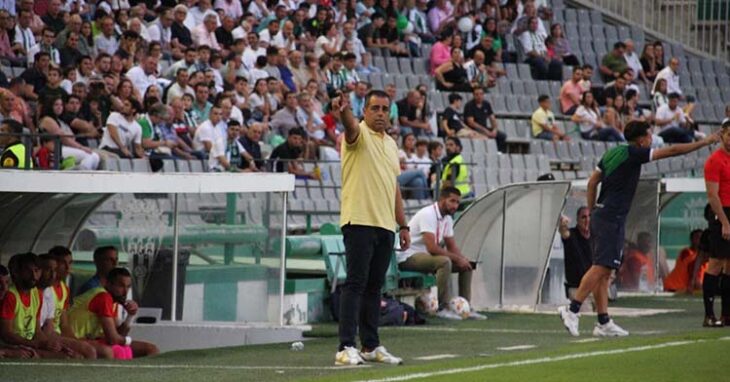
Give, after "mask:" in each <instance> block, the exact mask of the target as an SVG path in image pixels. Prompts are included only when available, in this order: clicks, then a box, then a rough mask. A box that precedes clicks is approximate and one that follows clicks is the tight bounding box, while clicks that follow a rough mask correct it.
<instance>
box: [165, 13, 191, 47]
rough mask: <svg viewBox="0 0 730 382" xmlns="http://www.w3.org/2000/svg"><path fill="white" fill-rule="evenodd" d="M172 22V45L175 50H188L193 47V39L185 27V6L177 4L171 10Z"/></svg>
mask: <svg viewBox="0 0 730 382" xmlns="http://www.w3.org/2000/svg"><path fill="white" fill-rule="evenodd" d="M172 14H173V17H174V21H173V23H172V25H171V26H170V33H171V37H172V45H173V46H176V47H177V49H183V48H190V47H192V46H193V37H192V34H191V33H190V29H189V28H188V27H187V26H186V25H185V19H186V18H187V15H188V7H186V6H185V4H178V5H176V6H175V8H173V10H172Z"/></svg>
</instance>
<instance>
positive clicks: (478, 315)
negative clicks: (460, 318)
mask: <svg viewBox="0 0 730 382" xmlns="http://www.w3.org/2000/svg"><path fill="white" fill-rule="evenodd" d="M468 318H469V319H470V320H486V319H487V316H485V315H483V314H481V313H477V312H475V311H471V312H469V317H468Z"/></svg>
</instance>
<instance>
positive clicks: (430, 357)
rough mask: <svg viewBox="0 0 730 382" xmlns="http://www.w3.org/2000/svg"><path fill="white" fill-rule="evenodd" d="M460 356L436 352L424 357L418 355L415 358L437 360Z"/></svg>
mask: <svg viewBox="0 0 730 382" xmlns="http://www.w3.org/2000/svg"><path fill="white" fill-rule="evenodd" d="M458 356H459V355H458V354H434V355H427V356H424V357H416V358H413V359H417V360H419V361H435V360H437V359H448V358H456V357H458Z"/></svg>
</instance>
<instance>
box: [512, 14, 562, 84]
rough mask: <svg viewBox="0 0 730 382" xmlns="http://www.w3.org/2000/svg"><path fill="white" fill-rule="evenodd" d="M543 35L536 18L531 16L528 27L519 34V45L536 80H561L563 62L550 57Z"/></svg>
mask: <svg viewBox="0 0 730 382" xmlns="http://www.w3.org/2000/svg"><path fill="white" fill-rule="evenodd" d="M545 37H546V36H545V35H543V34H542V33H541V32H540V31H539V30H538V18H537V17H531V18H530V21H529V24H528V29H527V30H526V31H524V32H522V34H520V38H519V40H520V45H522V49H523V50H524V52H525V55H526V56H527V58H526V59H525V62H526V63H528V64H530V66H531V67H532V72H533V76H534V77H535V79H536V80H551V81H562V79H563V63H562V61H560V60H557V59H550V58H549V57H548V55H547V47H546V46H545Z"/></svg>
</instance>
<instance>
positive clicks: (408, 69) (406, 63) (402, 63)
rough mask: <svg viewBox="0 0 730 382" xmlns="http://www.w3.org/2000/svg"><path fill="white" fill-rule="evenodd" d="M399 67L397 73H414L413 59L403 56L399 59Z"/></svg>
mask: <svg viewBox="0 0 730 382" xmlns="http://www.w3.org/2000/svg"><path fill="white" fill-rule="evenodd" d="M398 69H399V71H398V72H396V73H400V74H413V67H412V66H411V59H410V58H407V57H401V58H399V59H398Z"/></svg>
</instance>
